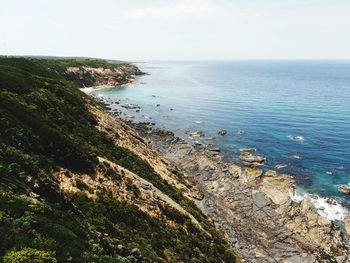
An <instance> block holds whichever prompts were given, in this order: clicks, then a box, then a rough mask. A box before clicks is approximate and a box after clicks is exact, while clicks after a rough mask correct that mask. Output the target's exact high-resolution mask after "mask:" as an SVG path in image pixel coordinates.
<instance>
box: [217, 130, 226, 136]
mask: <svg viewBox="0 0 350 263" xmlns="http://www.w3.org/2000/svg"><path fill="white" fill-rule="evenodd" d="M217 133H218V134H219V135H222V136H224V135H226V134H227V131H226V130H218V131H217Z"/></svg>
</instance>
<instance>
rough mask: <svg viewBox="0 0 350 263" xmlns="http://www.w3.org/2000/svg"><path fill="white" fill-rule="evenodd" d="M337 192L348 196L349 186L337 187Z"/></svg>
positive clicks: (349, 192)
mask: <svg viewBox="0 0 350 263" xmlns="http://www.w3.org/2000/svg"><path fill="white" fill-rule="evenodd" d="M338 190H339V191H340V192H342V193H343V194H347V195H350V186H347V185H339V186H338Z"/></svg>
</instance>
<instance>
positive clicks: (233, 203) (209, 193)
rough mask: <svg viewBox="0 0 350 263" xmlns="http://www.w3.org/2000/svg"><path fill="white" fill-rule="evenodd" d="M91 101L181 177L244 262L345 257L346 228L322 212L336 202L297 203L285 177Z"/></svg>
mask: <svg viewBox="0 0 350 263" xmlns="http://www.w3.org/2000/svg"><path fill="white" fill-rule="evenodd" d="M95 99H97V100H98V101H100V102H101V103H102V105H104V106H105V110H107V111H109V113H110V114H111V115H113V117H114V118H116V119H118V120H119V121H121V122H123V123H124V125H127V126H128V127H130V129H132V130H134V131H136V133H137V134H138V135H139V136H140V138H142V140H143V141H145V142H147V144H148V145H150V146H151V149H152V150H153V151H155V152H156V153H157V154H158V155H160V156H161V157H163V158H165V159H166V160H168V161H169V162H170V163H171V164H172V165H174V166H175V167H177V168H178V169H179V170H180V171H181V172H183V173H184V174H185V177H186V180H188V182H190V184H191V187H192V188H193V193H194V195H193V196H192V199H193V200H195V201H196V204H197V206H198V207H199V208H200V209H201V210H202V211H203V212H204V213H205V214H207V215H209V216H210V217H212V218H213V219H214V221H215V224H216V225H217V226H218V227H220V228H221V229H222V230H223V231H224V232H225V233H226V235H227V236H228V238H229V239H230V241H231V242H232V245H233V247H234V248H235V249H236V250H237V251H238V252H239V253H240V254H241V255H242V256H243V258H245V259H246V260H247V262H276V261H277V262H294V261H281V260H285V259H286V258H287V257H291V258H294V259H296V260H301V261H295V262H318V261H315V260H317V259H319V258H320V257H321V256H322V255H329V256H338V257H344V255H345V260H346V259H347V258H346V253H347V252H346V251H347V250H346V249H349V247H350V244H349V240H348V238H347V237H346V236H345V235H344V234H345V230H344V229H342V230H341V229H340V228H339V226H338V223H337V222H336V221H332V220H334V219H335V218H331V217H330V216H329V215H327V214H325V213H328V212H330V211H332V208H334V207H333V206H334V205H336V204H334V203H331V202H326V201H325V200H324V199H323V201H321V202H320V198H317V197H316V196H314V195H306V196H304V198H303V200H300V199H298V198H296V197H297V196H296V195H295V185H294V181H293V178H292V177H291V176H290V175H286V174H282V175H279V174H277V173H276V171H266V172H264V171H263V170H262V169H259V168H250V167H245V166H242V165H240V164H236V163H232V162H227V161H225V160H224V158H223V156H222V155H221V153H220V149H211V148H209V147H208V146H205V145H203V144H201V143H195V142H193V143H190V142H189V141H188V140H186V141H185V140H184V139H183V138H179V137H177V136H175V134H174V133H172V132H170V131H166V130H164V129H159V128H156V127H154V124H153V123H134V122H132V121H130V120H123V119H122V118H121V116H119V114H118V113H117V112H111V111H110V109H108V108H106V107H109V106H111V105H110V104H109V102H107V101H105V100H104V99H103V98H95ZM327 205H328V206H327ZM336 207H338V206H336ZM321 212H322V213H321ZM327 216H328V218H327ZM344 216H345V215H344ZM336 219H339V218H336ZM256 222H259V224H256ZM310 222H311V223H310ZM334 248H336V252H334V251H333V250H334ZM344 248H345V249H344ZM305 253H306V254H305ZM265 260H266V261H265ZM326 262H327V261H326ZM330 262H331V261H330ZM340 262H346V261H340Z"/></svg>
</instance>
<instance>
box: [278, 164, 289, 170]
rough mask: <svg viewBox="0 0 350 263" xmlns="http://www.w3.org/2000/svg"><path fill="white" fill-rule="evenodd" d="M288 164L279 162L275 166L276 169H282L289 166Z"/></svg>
mask: <svg viewBox="0 0 350 263" xmlns="http://www.w3.org/2000/svg"><path fill="white" fill-rule="evenodd" d="M287 166H288V164H277V165H276V166H275V168H276V169H278V170H279V169H282V168H285V167H287Z"/></svg>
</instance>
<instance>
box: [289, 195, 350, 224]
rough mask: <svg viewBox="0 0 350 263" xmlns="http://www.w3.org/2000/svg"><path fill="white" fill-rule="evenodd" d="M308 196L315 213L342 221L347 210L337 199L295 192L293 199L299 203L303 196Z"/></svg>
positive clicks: (347, 212)
mask: <svg viewBox="0 0 350 263" xmlns="http://www.w3.org/2000/svg"><path fill="white" fill-rule="evenodd" d="M307 197H310V198H311V201H312V203H313V204H314V206H315V208H316V209H317V213H318V214H319V215H320V216H323V217H325V218H327V219H329V220H331V221H334V220H340V221H344V219H345V217H346V215H347V214H349V211H348V210H347V209H346V208H345V207H343V206H342V205H341V204H340V203H339V202H338V201H336V200H334V199H331V198H328V197H326V198H323V197H320V196H317V195H312V194H308V193H305V194H303V195H302V194H297V193H295V195H294V197H293V201H295V202H297V203H301V202H302V201H303V200H304V199H305V198H307Z"/></svg>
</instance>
